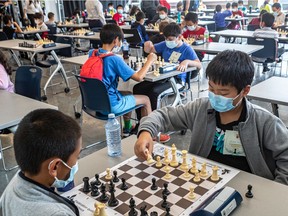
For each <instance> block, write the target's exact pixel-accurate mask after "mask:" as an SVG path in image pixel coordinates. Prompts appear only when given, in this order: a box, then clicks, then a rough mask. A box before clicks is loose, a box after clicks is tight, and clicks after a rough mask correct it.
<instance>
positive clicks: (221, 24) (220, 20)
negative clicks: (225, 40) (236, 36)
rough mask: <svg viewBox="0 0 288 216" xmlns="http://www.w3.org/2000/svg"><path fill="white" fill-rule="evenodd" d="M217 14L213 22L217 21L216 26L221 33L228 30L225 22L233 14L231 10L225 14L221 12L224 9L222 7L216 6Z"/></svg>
mask: <svg viewBox="0 0 288 216" xmlns="http://www.w3.org/2000/svg"><path fill="white" fill-rule="evenodd" d="M215 10H216V13H215V14H214V16H213V20H214V21H215V25H216V31H221V30H224V29H226V25H227V24H226V22H225V18H226V17H230V16H231V15H232V12H231V11H230V10H228V9H227V10H225V11H223V12H221V10H222V7H221V5H216V9H215Z"/></svg>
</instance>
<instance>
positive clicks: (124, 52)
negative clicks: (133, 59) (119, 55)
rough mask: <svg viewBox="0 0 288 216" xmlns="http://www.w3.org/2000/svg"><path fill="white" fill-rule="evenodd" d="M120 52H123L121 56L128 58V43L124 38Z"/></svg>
mask: <svg viewBox="0 0 288 216" xmlns="http://www.w3.org/2000/svg"><path fill="white" fill-rule="evenodd" d="M122 52H123V58H124V59H128V58H129V43H128V42H127V41H126V40H125V39H124V40H123V46H122Z"/></svg>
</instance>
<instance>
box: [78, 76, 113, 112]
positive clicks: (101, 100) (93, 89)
mask: <svg viewBox="0 0 288 216" xmlns="http://www.w3.org/2000/svg"><path fill="white" fill-rule="evenodd" d="M75 77H76V79H77V81H78V83H79V87H80V92H81V97H82V110H83V111H84V112H86V113H87V114H89V115H91V116H94V117H95V116H96V113H97V112H102V113H110V112H111V104H110V100H109V95H108V92H107V89H106V86H105V85H104V83H103V82H102V81H100V80H98V79H94V78H86V77H82V76H79V75H75Z"/></svg>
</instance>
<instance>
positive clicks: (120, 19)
mask: <svg viewBox="0 0 288 216" xmlns="http://www.w3.org/2000/svg"><path fill="white" fill-rule="evenodd" d="M123 12H124V11H123V6H122V5H118V6H117V13H115V14H114V16H113V20H115V21H116V23H117V24H118V25H119V26H121V25H125V20H124V17H123Z"/></svg>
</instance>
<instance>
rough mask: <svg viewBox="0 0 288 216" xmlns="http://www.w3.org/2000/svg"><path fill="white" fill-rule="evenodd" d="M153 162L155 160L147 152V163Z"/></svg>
mask: <svg viewBox="0 0 288 216" xmlns="http://www.w3.org/2000/svg"><path fill="white" fill-rule="evenodd" d="M154 162H155V160H154V159H153V158H152V155H151V154H150V153H149V152H148V156H147V163H148V164H152V163H154Z"/></svg>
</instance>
